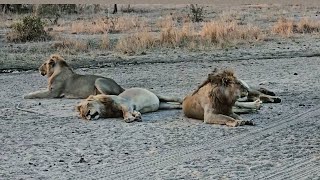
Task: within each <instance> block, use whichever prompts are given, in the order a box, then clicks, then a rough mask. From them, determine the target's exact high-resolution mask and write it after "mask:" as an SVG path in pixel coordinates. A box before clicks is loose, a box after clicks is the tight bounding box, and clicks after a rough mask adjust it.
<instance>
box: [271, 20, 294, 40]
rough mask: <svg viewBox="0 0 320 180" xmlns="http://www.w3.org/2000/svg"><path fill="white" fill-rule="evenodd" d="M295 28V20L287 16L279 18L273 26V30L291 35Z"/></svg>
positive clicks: (283, 34)
mask: <svg viewBox="0 0 320 180" xmlns="http://www.w3.org/2000/svg"><path fill="white" fill-rule="evenodd" d="M293 30H294V23H293V20H289V19H286V18H281V19H279V20H278V21H277V22H276V23H275V24H274V25H273V27H272V32H273V33H275V34H279V35H282V36H291V35H292V34H293Z"/></svg>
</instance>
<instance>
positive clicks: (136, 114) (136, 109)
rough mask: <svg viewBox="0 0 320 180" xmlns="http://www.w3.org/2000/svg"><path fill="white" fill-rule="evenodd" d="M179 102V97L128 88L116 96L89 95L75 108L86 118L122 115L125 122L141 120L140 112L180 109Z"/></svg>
mask: <svg viewBox="0 0 320 180" xmlns="http://www.w3.org/2000/svg"><path fill="white" fill-rule="evenodd" d="M168 102H171V103H168ZM173 102H175V104H174V103H173ZM181 102H182V100H181V99H179V98H169V97H162V96H159V95H155V94H154V93H152V92H150V91H148V90H147V89H143V88H130V89H126V90H125V91H124V92H122V93H121V94H119V95H118V96H116V95H104V94H100V95H95V96H93V95H91V96H89V97H88V98H87V99H85V100H83V101H82V102H80V103H79V104H78V105H77V106H76V110H77V111H78V112H79V114H80V117H82V118H84V119H87V120H91V119H98V118H116V117H123V118H124V121H125V122H133V121H141V113H147V112H154V111H157V110H160V109H181V108H182V107H181Z"/></svg>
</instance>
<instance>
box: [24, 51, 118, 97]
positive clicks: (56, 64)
mask: <svg viewBox="0 0 320 180" xmlns="http://www.w3.org/2000/svg"><path fill="white" fill-rule="evenodd" d="M39 71H40V74H41V75H43V76H45V75H47V77H48V88H47V90H44V91H36V92H33V93H29V94H27V95H25V96H24V98H25V99H34V98H60V97H65V98H87V97H88V96H90V95H97V94H114V95H118V94H120V93H121V92H123V91H124V89H123V88H122V87H120V86H119V85H118V84H117V83H116V82H115V81H114V80H112V79H110V78H105V77H102V76H96V75H80V74H76V73H75V72H73V71H72V69H71V68H70V67H69V65H68V64H67V63H66V62H65V61H64V59H63V58H62V57H61V56H59V55H51V56H50V58H49V59H48V60H46V61H45V62H44V63H43V64H42V65H41V66H40V68H39Z"/></svg>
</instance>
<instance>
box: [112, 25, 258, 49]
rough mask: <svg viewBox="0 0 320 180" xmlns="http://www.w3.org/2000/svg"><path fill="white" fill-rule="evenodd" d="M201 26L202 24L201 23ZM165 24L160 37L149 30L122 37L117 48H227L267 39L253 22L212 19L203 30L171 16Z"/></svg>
mask: <svg viewBox="0 0 320 180" xmlns="http://www.w3.org/2000/svg"><path fill="white" fill-rule="evenodd" d="M197 25H198V24H197ZM158 26H159V27H162V28H161V30H160V34H159V36H155V34H152V33H150V32H148V31H144V33H136V34H133V35H131V36H128V37H125V38H122V39H120V40H119V42H118V44H117V47H116V49H117V50H118V51H120V52H123V53H125V54H135V53H136V52H141V51H144V50H146V49H150V48H154V47H158V48H161V47H167V48H187V49H194V48H197V47H217V46H218V47H225V46H228V45H236V44H237V43H239V42H242V43H245V42H253V41H259V40H261V39H263V37H264V35H263V33H262V31H261V29H260V28H259V27H256V26H253V25H238V24H237V23H235V22H223V21H212V22H207V23H204V25H203V27H202V28H200V29H199V30H196V29H195V27H194V26H195V24H194V23H191V22H190V23H184V24H183V25H182V26H181V27H176V25H175V23H173V21H171V20H170V19H169V21H168V22H166V23H164V24H162V23H161V24H158Z"/></svg>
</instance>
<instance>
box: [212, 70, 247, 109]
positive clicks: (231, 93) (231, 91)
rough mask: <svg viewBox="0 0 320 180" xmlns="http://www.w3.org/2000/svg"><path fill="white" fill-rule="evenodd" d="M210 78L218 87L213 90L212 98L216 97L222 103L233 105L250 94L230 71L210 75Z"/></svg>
mask: <svg viewBox="0 0 320 180" xmlns="http://www.w3.org/2000/svg"><path fill="white" fill-rule="evenodd" d="M209 78H210V81H211V82H212V83H213V84H215V86H216V88H213V89H212V92H211V97H215V98H216V100H217V101H220V103H225V104H233V103H234V102H235V101H236V100H237V99H239V98H240V97H243V96H246V95H247V94H248V89H247V88H246V87H245V86H243V85H242V83H241V81H239V80H238V79H237V77H236V76H235V75H234V73H233V72H232V71H230V70H224V71H222V72H215V73H213V74H210V75H209Z"/></svg>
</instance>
